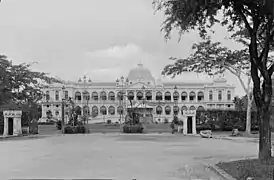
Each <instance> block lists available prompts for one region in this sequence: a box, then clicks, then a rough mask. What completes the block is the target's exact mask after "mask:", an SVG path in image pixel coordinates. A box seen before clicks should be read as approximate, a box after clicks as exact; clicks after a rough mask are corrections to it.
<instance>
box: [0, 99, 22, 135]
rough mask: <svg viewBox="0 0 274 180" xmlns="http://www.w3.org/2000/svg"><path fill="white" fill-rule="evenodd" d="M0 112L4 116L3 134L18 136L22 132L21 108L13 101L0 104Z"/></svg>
mask: <svg viewBox="0 0 274 180" xmlns="http://www.w3.org/2000/svg"><path fill="white" fill-rule="evenodd" d="M0 112H1V113H3V116H4V132H3V136H19V135H21V134H22V125H21V117H22V109H21V108H20V107H19V106H18V105H16V104H15V103H13V102H9V103H7V104H4V105H2V106H0Z"/></svg>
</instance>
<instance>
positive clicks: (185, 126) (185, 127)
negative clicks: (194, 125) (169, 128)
mask: <svg viewBox="0 0 274 180" xmlns="http://www.w3.org/2000/svg"><path fill="white" fill-rule="evenodd" d="M183 122H184V127H183V128H184V132H183V133H184V135H186V134H187V116H183Z"/></svg>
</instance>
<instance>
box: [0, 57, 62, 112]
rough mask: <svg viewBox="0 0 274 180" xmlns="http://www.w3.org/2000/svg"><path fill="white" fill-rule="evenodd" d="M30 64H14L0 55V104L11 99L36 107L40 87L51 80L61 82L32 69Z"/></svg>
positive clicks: (39, 97)
mask: <svg viewBox="0 0 274 180" xmlns="http://www.w3.org/2000/svg"><path fill="white" fill-rule="evenodd" d="M31 65H32V63H31V64H26V63H22V64H18V65H14V64H12V62H11V61H9V60H8V58H7V57H6V56H3V55H2V56H0V105H1V104H3V103H7V102H8V101H10V100H12V101H14V102H16V103H18V104H23V105H26V106H28V107H34V108H38V102H39V101H40V100H41V99H42V98H43V92H42V88H43V87H45V86H47V85H48V84H50V83H52V82H57V83H60V82H61V81H59V80H57V79H55V78H52V77H50V76H48V75H47V74H46V73H43V72H36V71H32V70H31V69H30V67H31Z"/></svg>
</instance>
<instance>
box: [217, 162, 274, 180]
mask: <svg viewBox="0 0 274 180" xmlns="http://www.w3.org/2000/svg"><path fill="white" fill-rule="evenodd" d="M217 166H218V167H219V168H221V169H222V170H224V171H225V172H227V173H228V174H230V175H231V176H232V177H234V178H236V179H237V180H246V178H247V177H253V178H254V180H272V178H273V170H274V158H272V159H271V160H270V161H269V163H268V164H265V163H261V162H260V160H258V159H248V160H239V161H232V162H222V163H218V164H217Z"/></svg>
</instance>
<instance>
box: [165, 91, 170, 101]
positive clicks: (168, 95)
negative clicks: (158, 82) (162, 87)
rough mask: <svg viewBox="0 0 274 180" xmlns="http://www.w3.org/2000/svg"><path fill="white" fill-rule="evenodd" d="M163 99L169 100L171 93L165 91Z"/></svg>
mask: <svg viewBox="0 0 274 180" xmlns="http://www.w3.org/2000/svg"><path fill="white" fill-rule="evenodd" d="M165 100H166V101H171V93H170V92H169V91H167V92H165Z"/></svg>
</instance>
